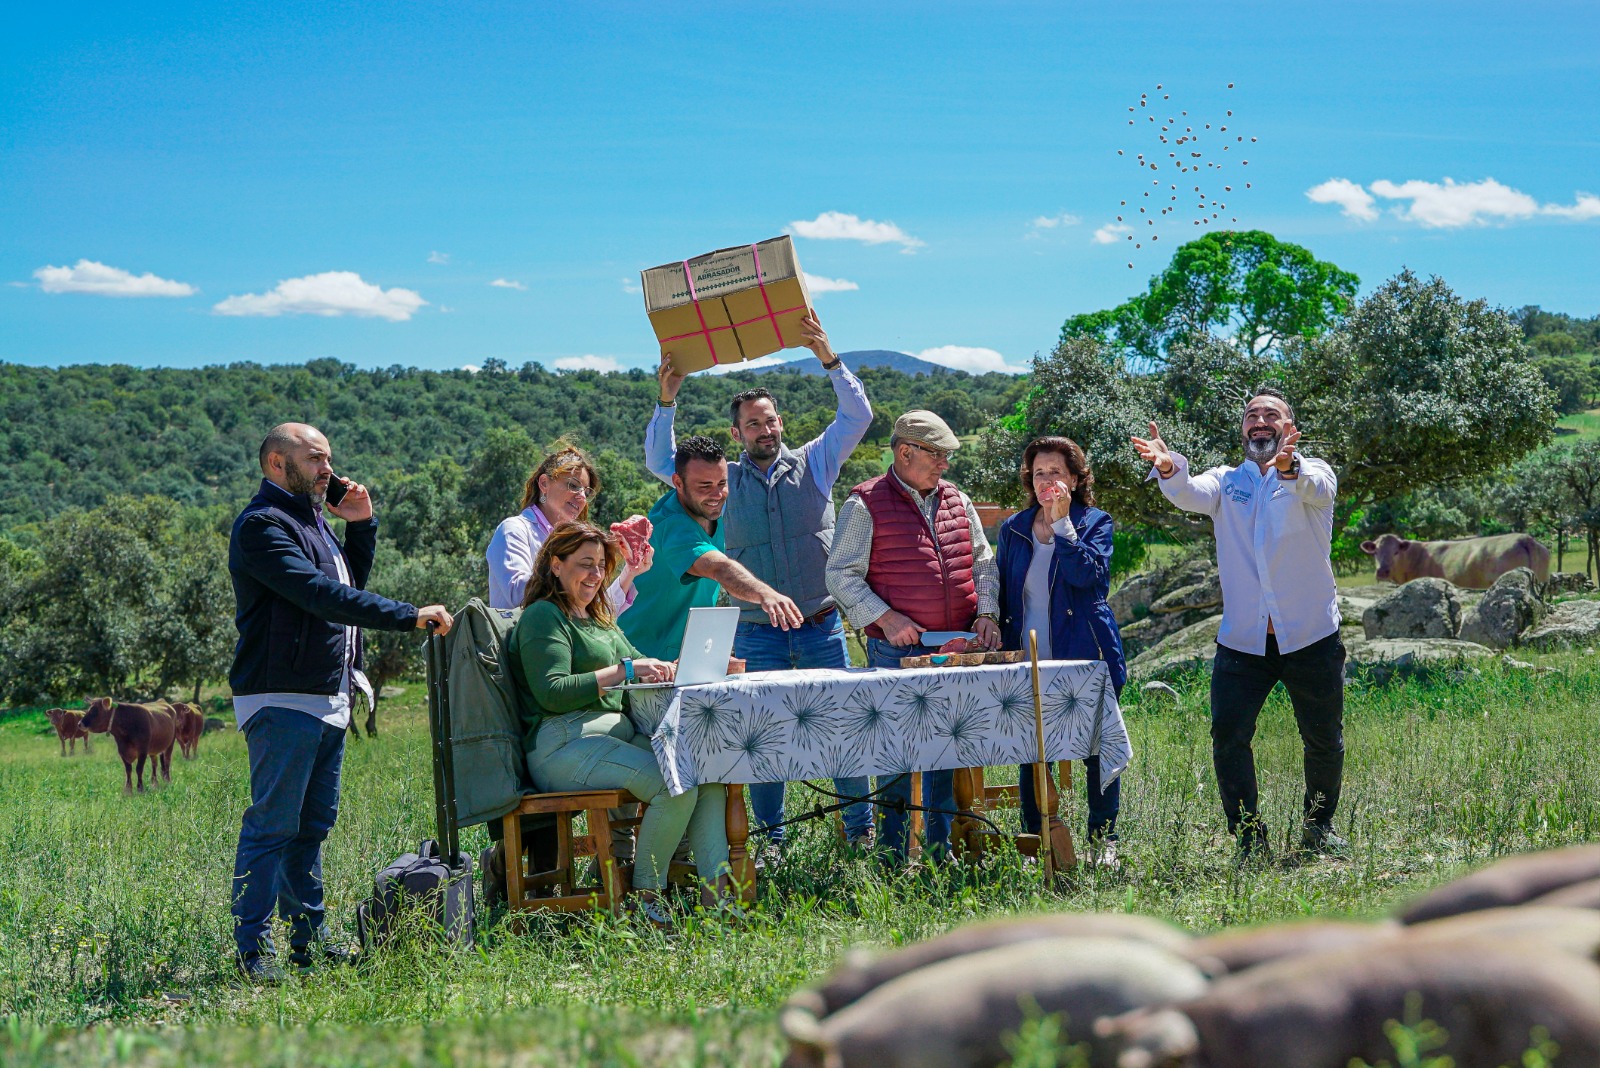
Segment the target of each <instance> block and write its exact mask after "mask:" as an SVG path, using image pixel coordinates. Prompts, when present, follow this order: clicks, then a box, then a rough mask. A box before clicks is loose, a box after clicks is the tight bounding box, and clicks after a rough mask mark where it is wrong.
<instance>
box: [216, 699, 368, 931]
mask: <svg viewBox="0 0 1600 1068" xmlns="http://www.w3.org/2000/svg"><path fill="white" fill-rule="evenodd" d="M244 737H245V745H246V747H247V748H248V749H249V752H250V807H249V808H247V809H245V812H244V822H243V824H242V825H241V826H240V828H239V849H238V852H237V853H236V854H235V856H234V861H233V940H234V943H235V944H236V945H237V946H238V948H239V952H240V953H271V952H272V931H271V923H272V906H273V904H274V903H276V904H277V906H278V914H279V915H280V916H281V917H283V919H284V920H285V921H287V922H288V923H289V925H290V933H289V942H290V945H291V947H293V948H300V947H304V946H308V945H310V944H311V943H312V942H314V941H317V940H318V939H320V938H322V937H323V934H324V927H323V918H324V912H323V907H322V842H323V840H324V839H326V838H327V837H328V832H329V831H331V830H333V822H334V820H336V819H337V818H338V816H339V772H340V769H341V768H342V767H343V764H344V731H343V730H342V729H341V728H338V727H330V726H328V725H327V724H325V723H323V722H322V721H321V720H320V719H317V718H316V717H315V716H312V715H308V714H307V713H305V712H297V711H295V710H294V709H292V708H277V707H273V706H271V705H269V706H267V707H266V708H263V709H261V710H260V711H259V712H257V713H256V714H255V715H253V716H251V717H250V718H249V719H248V720H247V721H245V725H244Z"/></svg>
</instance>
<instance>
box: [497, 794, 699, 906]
mask: <svg viewBox="0 0 1600 1068" xmlns="http://www.w3.org/2000/svg"><path fill="white" fill-rule="evenodd" d="M635 804H636V805H638V806H639V815H637V816H633V817H630V818H627V819H613V818H612V817H611V811H610V810H611V809H614V808H620V807H622V806H623V805H635ZM649 807H650V806H649V805H647V804H645V803H644V802H642V801H640V800H639V799H638V798H636V797H634V796H633V795H632V794H630V793H629V792H628V791H626V790H571V791H566V792H562V793H549V794H525V795H523V798H522V803H521V804H520V805H518V806H517V807H516V808H515V809H513V810H512V811H510V812H507V813H506V814H505V815H504V816H503V817H501V822H500V826H501V831H502V841H503V842H504V843H505V845H504V849H505V856H506V903H507V908H509V909H511V910H512V911H513V912H536V911H539V910H541V909H543V910H548V911H551V912H588V911H589V910H590V909H607V910H609V911H612V912H615V911H616V910H617V908H618V907H619V906H620V904H621V902H622V900H623V898H624V897H626V896H627V894H628V892H629V891H630V890H632V889H633V886H632V884H633V865H631V864H626V863H623V862H621V861H618V860H617V859H616V858H615V857H614V856H612V854H611V832H612V831H614V830H617V829H619V828H624V827H632V828H635V829H637V828H638V826H639V824H640V823H641V822H643V820H644V814H645V812H646V811H648V809H649ZM540 814H548V815H553V816H555V817H556V860H555V867H553V868H550V869H548V870H546V871H535V870H534V865H535V863H536V862H535V860H534V856H533V850H532V849H531V848H529V847H528V845H527V844H526V843H525V842H524V841H523V838H522V817H523V816H531V815H540ZM579 816H587V817H588V818H589V833H588V834H581V835H580V834H574V833H573V830H572V824H573V821H574V820H576V819H577V818H578V817H579ZM512 858H516V859H515V861H513V859H512ZM588 858H593V859H594V862H595V870H596V872H597V873H598V874H599V875H600V880H601V881H600V882H599V883H598V884H591V885H580V883H579V881H578V880H579V878H580V876H579V874H578V872H579V868H580V867H581V865H580V863H579V862H580V861H583V860H585V859H588ZM694 878H695V869H694V866H693V865H691V864H681V863H678V862H676V861H675V862H673V864H672V867H671V868H670V870H669V871H668V873H667V881H668V882H669V883H670V884H672V885H674V886H689V885H692V884H693V882H694Z"/></svg>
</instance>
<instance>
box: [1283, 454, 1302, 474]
mask: <svg viewBox="0 0 1600 1068" xmlns="http://www.w3.org/2000/svg"><path fill="white" fill-rule="evenodd" d="M1278 477H1279V478H1299V477H1300V456H1299V455H1298V454H1296V455H1294V456H1291V457H1289V470H1288V471H1287V472H1285V471H1281V470H1280V471H1279V472H1278Z"/></svg>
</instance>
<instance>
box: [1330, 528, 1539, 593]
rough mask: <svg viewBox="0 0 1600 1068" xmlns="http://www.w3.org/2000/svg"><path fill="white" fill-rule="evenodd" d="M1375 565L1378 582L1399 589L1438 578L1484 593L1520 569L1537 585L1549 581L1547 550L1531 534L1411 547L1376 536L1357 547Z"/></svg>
mask: <svg viewBox="0 0 1600 1068" xmlns="http://www.w3.org/2000/svg"><path fill="white" fill-rule="evenodd" d="M1361 551H1362V552H1364V553H1366V554H1367V555H1368V556H1375V557H1377V559H1378V581H1379V582H1393V583H1394V584H1395V585H1397V586H1399V585H1403V584H1405V583H1407V582H1410V581H1411V580H1412V579H1415V578H1442V579H1444V580H1445V581H1446V582H1448V583H1451V584H1452V585H1455V586H1463V587H1465V588H1467V589H1473V590H1486V589H1488V588H1489V587H1490V586H1492V585H1494V580H1495V579H1497V578H1499V577H1500V576H1501V575H1504V574H1505V573H1506V572H1507V571H1510V570H1511V569H1513V568H1517V567H1525V568H1527V569H1528V570H1530V571H1532V572H1533V574H1534V577H1535V578H1537V579H1538V580H1539V581H1540V582H1547V581H1549V578H1550V550H1549V549H1546V548H1545V547H1544V546H1543V545H1541V544H1540V543H1539V540H1538V539H1537V538H1535V537H1534V536H1533V535H1531V534H1496V535H1495V536H1494V537H1492V538H1460V539H1458V540H1456V541H1412V540H1410V539H1409V538H1402V537H1400V536H1399V535H1398V534H1379V535H1378V537H1377V539H1376V540H1375V541H1364V542H1362V543H1361Z"/></svg>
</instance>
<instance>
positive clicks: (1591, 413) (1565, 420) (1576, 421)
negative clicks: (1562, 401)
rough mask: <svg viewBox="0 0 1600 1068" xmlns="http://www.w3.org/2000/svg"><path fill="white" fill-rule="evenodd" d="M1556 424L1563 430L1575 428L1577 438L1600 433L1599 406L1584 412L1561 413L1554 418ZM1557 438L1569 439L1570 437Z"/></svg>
mask: <svg viewBox="0 0 1600 1068" xmlns="http://www.w3.org/2000/svg"><path fill="white" fill-rule="evenodd" d="M1556 426H1558V427H1561V428H1563V429H1565V430H1576V431H1577V432H1578V437H1579V438H1592V437H1595V436H1596V435H1600V408H1591V409H1589V410H1588V411H1586V412H1576V413H1574V414H1572V415H1563V416H1562V417H1561V418H1560V419H1557V420H1556ZM1558 440H1562V441H1571V440H1573V439H1572V438H1571V437H1564V438H1561V439H1558Z"/></svg>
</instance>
